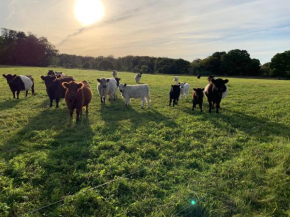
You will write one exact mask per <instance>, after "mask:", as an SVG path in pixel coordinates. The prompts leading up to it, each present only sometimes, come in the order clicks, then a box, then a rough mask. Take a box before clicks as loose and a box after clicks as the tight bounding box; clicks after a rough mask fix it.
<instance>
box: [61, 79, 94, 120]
mask: <svg viewBox="0 0 290 217" xmlns="http://www.w3.org/2000/svg"><path fill="white" fill-rule="evenodd" d="M62 86H63V87H64V88H65V89H66V92H65V101H66V105H67V107H68V109H69V111H70V117H71V118H72V116H73V112H74V110H75V109H76V112H77V118H76V120H77V121H78V120H79V118H80V114H82V109H83V107H84V106H86V113H88V112H89V103H90V102H91V99H92V96H93V94H92V91H91V86H90V85H89V83H88V82H87V81H82V82H75V81H71V82H63V83H62Z"/></svg>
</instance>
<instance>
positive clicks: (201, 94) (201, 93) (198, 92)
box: [193, 88, 204, 99]
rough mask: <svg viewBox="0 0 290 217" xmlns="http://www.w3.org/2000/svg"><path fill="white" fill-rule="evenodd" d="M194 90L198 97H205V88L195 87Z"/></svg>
mask: <svg viewBox="0 0 290 217" xmlns="http://www.w3.org/2000/svg"><path fill="white" fill-rule="evenodd" d="M193 91H194V92H195V93H196V94H195V96H196V98H198V99H199V98H203V91H204V88H193Z"/></svg>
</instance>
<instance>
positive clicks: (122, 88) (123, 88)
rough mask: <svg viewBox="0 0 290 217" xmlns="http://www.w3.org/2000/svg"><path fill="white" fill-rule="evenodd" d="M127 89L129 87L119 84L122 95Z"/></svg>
mask: <svg viewBox="0 0 290 217" xmlns="http://www.w3.org/2000/svg"><path fill="white" fill-rule="evenodd" d="M126 87H127V84H119V90H120V92H121V93H122V92H123V91H124V90H125V88H126Z"/></svg>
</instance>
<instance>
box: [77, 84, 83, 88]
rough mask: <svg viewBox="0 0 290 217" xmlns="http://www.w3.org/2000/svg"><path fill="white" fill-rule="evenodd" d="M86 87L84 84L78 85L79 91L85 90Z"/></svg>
mask: <svg viewBox="0 0 290 217" xmlns="http://www.w3.org/2000/svg"><path fill="white" fill-rule="evenodd" d="M84 86H85V85H84V84H83V83H79V84H78V85H77V88H78V89H83V88H84Z"/></svg>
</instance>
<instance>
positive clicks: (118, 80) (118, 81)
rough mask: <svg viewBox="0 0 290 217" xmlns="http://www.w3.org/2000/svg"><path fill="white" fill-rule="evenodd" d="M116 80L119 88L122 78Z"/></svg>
mask: <svg viewBox="0 0 290 217" xmlns="http://www.w3.org/2000/svg"><path fill="white" fill-rule="evenodd" d="M115 80H116V82H117V87H119V85H120V81H121V78H118V77H115Z"/></svg>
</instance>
